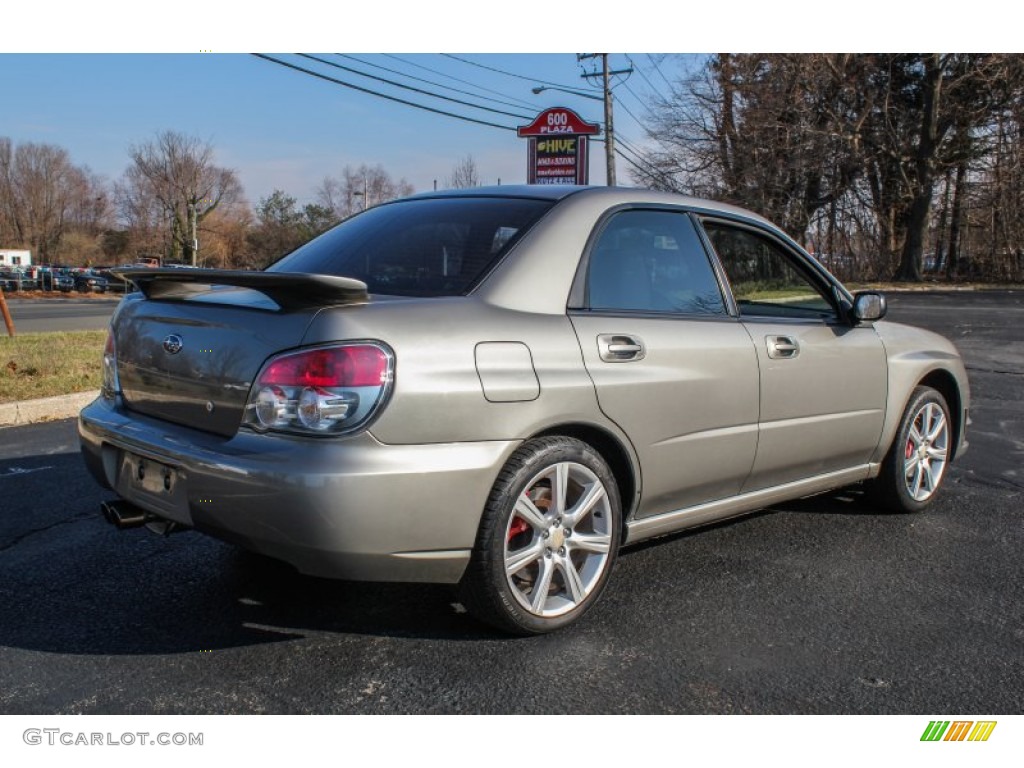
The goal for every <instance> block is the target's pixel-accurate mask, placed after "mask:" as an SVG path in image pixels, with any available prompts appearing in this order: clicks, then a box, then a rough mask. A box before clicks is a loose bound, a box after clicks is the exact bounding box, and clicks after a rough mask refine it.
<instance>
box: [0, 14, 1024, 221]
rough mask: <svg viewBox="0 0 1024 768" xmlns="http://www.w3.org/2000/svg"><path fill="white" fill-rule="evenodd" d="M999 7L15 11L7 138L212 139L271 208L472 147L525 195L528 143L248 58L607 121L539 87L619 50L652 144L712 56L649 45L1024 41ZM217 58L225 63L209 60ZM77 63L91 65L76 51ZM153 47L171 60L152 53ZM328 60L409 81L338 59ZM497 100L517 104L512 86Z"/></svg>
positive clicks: (75, 144) (7, 65) (479, 160)
mask: <svg viewBox="0 0 1024 768" xmlns="http://www.w3.org/2000/svg"><path fill="white" fill-rule="evenodd" d="M988 4H992V5H994V0H979V1H978V2H976V3H974V4H973V5H972V6H971V7H972V12H971V13H969V14H965V13H963V11H962V7H961V4H959V3H953V2H952V0H933V3H932V4H931V6H930V7H929V13H928V14H927V15H925V16H922V15H921V13H920V11H919V9H918V8H917V7H916V6H914V5H913V4H904V5H903V6H901V5H898V4H893V3H892V2H891V0H860V2H858V4H857V5H856V7H855V8H854V7H852V6H835V5H833V6H828V7H823V6H821V5H820V4H819V3H808V2H805V0H778V2H775V3H770V4H765V3H763V2H755V0H733V2H731V3H729V4H728V5H727V6H722V5H721V4H701V5H692V4H691V5H687V6H679V5H671V4H666V3H663V2H653V1H652V0H640V1H639V2H638V1H637V0H633V2H631V3H628V4H623V3H613V4H607V5H603V4H601V3H596V4H590V5H588V6H586V8H585V9H584V8H582V7H581V6H574V5H567V4H564V3H562V4H553V3H547V4H544V3H528V4H524V3H519V4H512V3H505V4H499V3H481V2H480V0H431V1H430V2H423V1H422V0H389V2H387V3H369V2H361V3H341V2H338V0H332V2H324V1H323V0H289V2H288V3H287V4H280V3H264V2H261V0H250V2H249V3H248V4H246V5H245V6H238V5H237V4H233V3H211V2H209V0H177V2H175V3H174V4H173V5H170V6H167V5H164V6H159V5H153V4H140V3H139V2H138V0H91V2H89V3H83V2H81V0H77V1H74V2H72V1H70V0H48V1H47V2H35V3H8V4H7V7H5V9H4V27H5V29H6V30H8V34H7V35H5V36H4V41H3V43H0V136H8V137H10V138H11V139H13V140H14V141H15V142H18V143H20V142H24V141H35V142H47V143H52V144H57V145H59V146H62V147H64V148H65V149H67V150H68V151H69V152H70V154H71V157H72V159H73V160H74V162H76V163H78V164H84V165H88V166H89V167H91V168H92V169H93V170H94V171H96V172H98V173H100V174H102V175H104V176H106V177H107V178H109V179H111V180H114V179H116V178H117V177H119V176H120V175H121V174H122V173H123V171H124V169H125V167H126V166H127V164H128V149H129V147H130V145H132V144H133V143H139V142H142V141H146V140H147V139H149V138H151V137H152V136H154V135H155V134H156V133H157V132H158V131H162V130H174V131H179V132H182V133H187V134H191V135H194V136H197V137H199V138H201V139H204V140H208V141H210V142H211V143H212V144H213V145H214V146H215V148H216V157H217V161H218V162H219V164H221V165H224V166H227V167H229V168H233V169H235V170H236V171H237V172H238V174H239V177H240V178H241V181H242V184H243V186H244V188H245V191H246V195H247V197H248V199H249V200H250V202H252V203H255V202H256V201H257V200H259V198H261V197H263V196H265V195H267V194H269V193H270V192H271V191H272V190H273V189H275V188H280V189H284V190H285V191H286V192H288V193H289V194H292V195H293V196H295V197H296V198H298V199H299V201H300V203H305V202H309V201H312V199H313V195H314V190H315V187H316V186H317V185H318V184H319V182H320V180H321V179H322V178H323V177H324V175H327V174H331V175H337V174H338V173H339V172H340V171H341V169H342V168H343V167H344V166H345V165H346V164H349V165H359V164H361V163H367V164H370V165H376V164H378V163H379V164H381V165H383V166H384V167H385V168H386V169H387V170H388V171H389V172H390V173H391V174H392V175H393V176H395V177H404V178H406V179H407V180H408V181H409V182H410V183H412V184H413V186H414V187H415V188H416V189H418V190H426V189H430V188H431V186H432V184H433V181H434V179H437V180H438V183H439V184H442V183H443V180H444V177H445V176H447V175H450V173H451V171H452V168H453V166H454V164H455V163H456V162H457V161H458V160H459V159H461V158H463V157H464V156H465V155H467V154H470V155H472V156H473V157H474V159H475V161H476V164H477V167H478V170H479V172H480V176H481V180H482V181H483V182H485V183H496V182H497V180H498V179H499V178H500V179H501V181H502V183H504V184H510V183H519V182H522V181H524V179H525V173H526V146H525V140H523V139H519V138H517V137H516V136H515V134H514V133H512V132H510V131H503V130H499V129H495V128H489V127H484V126H478V125H472V124H468V123H463V122H460V121H457V120H453V119H451V118H447V117H442V116H440V115H432V114H429V113H426V112H423V111H419V110H416V109H413V108H411V107H407V106H402V105H399V104H394V103H390V102H387V101H385V100H383V99H381V98H379V97H376V96H371V95H368V94H363V93H357V92H355V91H352V90H349V89H346V88H343V87H340V86H338V85H333V84H330V83H326V82H322V81H319V80H316V79H314V78H312V77H310V76H308V75H303V74H300V73H297V72H293V71H289V70H287V69H285V68H284V67H280V66H278V65H276V64H272V63H268V62H266V61H262V60H260V59H257V58H255V57H253V56H250V55H247V54H246V53H245V52H246V51H289V50H290V51H348V52H356V53H355V55H358V56H359V57H360V58H361V59H364V60H365V61H368V62H371V63H373V64H377V65H379V66H386V67H389V68H391V69H397V70H401V71H402V72H405V73H407V74H409V75H415V76H417V77H422V78H426V79H429V80H433V81H435V82H438V83H443V84H446V85H449V86H452V87H456V88H463V89H466V90H473V89H474V88H473V87H471V86H470V85H469V83H471V84H472V85H473V86H478V87H481V88H486V89H491V90H492V91H497V92H498V93H500V94H502V95H501V96H500V98H502V99H504V100H507V101H509V102H512V103H513V104H515V106H514V107H508V106H501V105H496V104H494V103H490V106H492V107H495V108H500V109H508V111H512V112H517V113H518V112H522V113H523V114H535V113H536V112H539V111H540V110H541V109H543V108H545V107H550V106H556V105H560V106H567V107H570V108H574V109H576V111H577V112H579V113H580V115H581V116H582V117H583V118H584V119H586V120H589V121H592V122H600V121H601V120H602V119H603V115H602V111H601V104H600V102H598V101H594V100H590V99H584V98H577V97H573V96H568V95H565V94H563V93H558V92H551V91H549V92H546V93H543V94H541V95H539V96H535V95H534V94H532V93H531V87H532V86H533V85H535V84H540V83H541V82H542V81H550V82H554V83H559V84H563V85H567V86H572V87H578V88H581V89H584V90H586V89H587V87H588V86H587V84H586V83H585V82H584V81H583V80H581V79H580V77H579V75H580V72H581V68H580V65H579V64H578V63H577V61H576V57H575V54H574V53H573V51H582V50H599V51H600V50H612V51H621V50H631V51H640V52H641V53H633V54H630V56H629V59H627V57H626V55H624V54H615V55H614V56H613V58H612V64H613V66H614V67H616V68H619V67H626V66H629V65H630V60H631V61H632V63H633V64H634V65H635V66H636V67H637V69H638V71H637V72H636V73H635V74H633V75H632V76H631V77H630V78H629V79H628V81H627V82H626V83H625V84H622V85H619V86H618V87H617V88H616V91H615V93H616V97H617V98H618V99H619V103H620V106H619V107H618V108H617V110H616V113H615V121H616V129H617V132H618V133H619V134H620V136H622V137H624V138H626V139H627V140H628V141H629V142H630V143H631V144H632V145H633V146H635V147H640V146H642V145H643V143H644V141H645V136H644V132H643V129H642V127H641V126H640V125H638V124H637V122H636V121H635V120H634V119H633V118H632V117H631V116H630V115H629V112H633V114H635V115H636V116H637V117H640V118H643V116H644V103H645V102H646V101H648V100H649V98H650V95H651V93H652V91H653V90H657V91H658V92H660V93H662V94H665V93H667V92H668V84H667V82H666V80H665V79H663V77H662V76H664V77H665V78H667V80H674V79H675V77H676V76H678V74H679V73H680V72H681V71H682V70H683V69H685V68H688V67H692V66H693V65H694V62H696V61H698V60H699V59H698V57H697V56H696V55H694V54H688V55H683V54H678V53H677V54H667V55H662V54H654V56H653V60H652V58H650V57H648V55H647V54H646V53H645V52H653V51H676V52H680V51H690V52H694V51H707V50H765V49H767V50H789V51H814V50H911V49H918V48H920V49H928V50H1014V49H1018V48H1019V47H1020V44H1019V33H1018V31H1017V27H1016V26H1015V25H1013V24H1003V25H992V24H991V23H990V21H989V20H990V18H991V14H989V13H987V12H986V10H985V9H986V6H987V5H988ZM55 18H57V19H59V23H54V19H55ZM881 19H884V23H881V21H880V20H881ZM949 19H955V23H949V22H948V21H947V20H949ZM206 50H212V51H214V52H213V53H200V51H206ZM467 50H468V51H473V53H467V54H458V55H460V56H462V57H463V58H465V59H468V60H471V61H473V62H475V63H476V64H477V65H484V66H487V67H493V68H495V69H499V70H504V71H506V72H510V73H514V74H515V75H518V77H512V76H509V75H507V74H500V73H497V72H492V71H488V70H486V69H484V68H482V67H481V66H474V65H472V64H467V63H465V62H461V61H456V60H455V59H452V58H448V57H446V56H443V55H441V54H438V53H430V52H428V51H455V52H457V51H467ZM3 51H11V52H10V53H4V52H3ZM68 51H70V52H76V53H75V54H66V53H61V52H68ZM145 51H151V52H153V53H140V52H145ZM380 51H389V52H402V51H405V52H406V53H402V54H400V55H401V56H402V58H403V59H405V61H402V62H400V61H397V60H395V59H392V58H389V57H388V56H386V55H382V54H380V53H379V52H380ZM512 51H519V52H521V53H509V52H512ZM551 51H567V52H565V53H551ZM113 52H119V53H113ZM499 52H500V53H499ZM282 57H283V58H287V59H288V60H289V61H291V62H293V63H298V64H301V65H303V66H308V67H309V68H316V69H318V70H320V71H323V72H327V73H330V74H332V75H334V76H336V77H338V79H343V80H348V81H350V82H353V83H358V84H361V85H365V86H366V87H369V88H373V89H374V90H381V91H386V92H387V93H390V94H393V95H396V96H400V97H403V98H407V99H409V100H411V101H416V102H419V103H424V104H430V105H432V106H435V107H438V108H441V109H447V110H449V111H454V112H458V113H460V114H473V115H477V116H479V117H481V118H483V119H493V120H494V121H496V122H502V123H504V124H507V125H513V126H514V125H516V124H521V123H525V122H527V121H526V120H523V121H520V120H517V119H516V118H511V117H507V116H498V115H493V114H488V113H485V112H478V111H476V110H472V109H469V108H468V107H465V106H462V105H456V104H450V103H449V104H445V103H443V102H440V101H437V100H434V99H429V98H427V97H425V96H423V95H421V94H414V93H411V92H408V91H402V90H399V89H396V88H394V87H392V86H386V85H384V84H383V83H374V82H373V81H370V80H367V79H365V78H361V77H358V76H356V75H353V74H351V73H346V72H342V71H339V70H333V71H332V70H331V68H330V67H326V66H324V65H321V64H315V63H312V62H309V61H305V60H302V59H299V58H297V57H295V55H294V54H283V55H282ZM324 57H325V58H327V59H331V60H333V61H335V62H336V63H341V64H344V65H346V66H349V65H351V66H353V67H355V68H358V69H362V70H364V71H368V72H374V73H376V74H379V75H380V76H383V77H393V75H392V74H390V73H387V72H384V71H383V70H380V69H374V68H373V67H371V66H368V65H366V64H360V63H356V62H353V61H351V60H344V59H340V58H336V57H335V55H334V54H331V53H328V54H324ZM655 62H657V67H656V66H655ZM417 65H419V66H420V67H428V68H430V69H431V70H435V72H429V71H426V70H424V69H421V68H419V67H418V66H417ZM449 76H450V77H456V78H459V79H460V80H463V81H468V83H466V82H461V83H460V82H456V81H455V80H451V79H448V77H449ZM397 79H401V80H403V81H404V82H406V83H408V84H411V85H417V86H420V87H424V88H427V89H430V90H433V91H441V89H439V88H438V87H436V86H432V85H428V84H425V83H417V82H414V81H411V80H409V79H408V78H405V77H403V78H397ZM443 92H444V93H447V94H448V95H450V96H452V97H456V98H466V99H467V100H473V99H472V97H468V96H465V95H464V94H457V93H453V92H451V91H443ZM482 95H487V96H491V97H495V98H499V96H498V95H497V94H496V93H493V92H486V93H484V94H482ZM594 150H595V151H592V152H591V175H590V180H591V183H604V163H603V152H602V145H595V146H594ZM628 170H629V168H628V166H627V165H626V164H625V163H624V162H623V161H622V160H619V161H618V173H619V180H620V183H629V181H630V180H629V176H628Z"/></svg>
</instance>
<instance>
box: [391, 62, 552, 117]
mask: <svg viewBox="0 0 1024 768" xmlns="http://www.w3.org/2000/svg"><path fill="white" fill-rule="evenodd" d="M382 55H383V56H387V57H388V58H389V59H394V60H395V61H400V62H402V63H403V64H408V65H409V66H411V67H418V68H419V69H423V70H426V71H427V72H430V73H432V74H435V75H440V76H441V77H447V78H448V79H449V80H454V81H455V82H457V83H462V84H464V85H470V86H472V87H474V88H476V89H477V90H478V91H486V92H487V93H496V94H498V95H499V96H505V97H506V98H510V99H512V100H513V101H517V102H519V104H521V105H523V106H526V107H532V106H533V105H532V104H530V103H529V102H528V101H524V100H523V99H517V98H515V97H514V96H507V94H504V93H502V92H501V91H496V90H494V89H493V88H487V87H485V86H483V85H477V84H476V83H474V82H471V81H469V80H463V79H462V78H461V77H455V75H449V74H448V73H447V72H442V71H440V70H438V69H431V68H430V67H428V66H426V65H425V64H420V63H419V62H416V61H410V60H408V59H403V58H402V57H401V56H395V55H394V54H393V53H385V54H382Z"/></svg>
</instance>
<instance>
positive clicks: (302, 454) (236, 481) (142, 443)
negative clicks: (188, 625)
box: [78, 397, 518, 583]
mask: <svg viewBox="0 0 1024 768" xmlns="http://www.w3.org/2000/svg"><path fill="white" fill-rule="evenodd" d="M78 432H79V437H80V440H81V445H82V454H83V457H84V459H85V463H86V465H87V466H88V468H89V470H90V472H91V473H92V474H93V476H94V477H95V478H96V479H97V480H98V481H99V482H100V483H101V484H103V485H105V486H106V487H108V488H111V489H112V490H114V491H115V492H117V493H118V494H119V495H120V496H122V497H123V498H125V499H128V500H129V501H131V502H133V503H134V504H136V505H138V506H139V507H141V508H143V509H145V510H147V511H149V512H152V513H153V514H156V515H158V516H160V517H163V518H166V519H170V520H175V521H177V522H179V523H182V524H185V525H188V526H192V527H194V528H195V529H196V530H199V531H202V532H204V533H208V534H210V535H212V536H215V537H217V538H220V539H224V540H226V541H230V542H232V543H236V544H239V545H241V546H243V547H245V548H248V549H251V550H254V551H256V552H261V553H263V554H266V555H269V556H271V557H276V558H279V559H281V560H285V561H287V562H289V563H291V564H292V565H294V566H295V567H296V568H297V569H298V570H299V571H301V572H303V573H307V574H310V575H315V576H326V577H331V578H347V579H357V580H367V581H427V582H442V583H445V582H446V583H454V582H457V581H458V580H459V579H460V578H461V576H462V573H463V571H464V570H465V567H466V565H467V564H468V562H469V557H470V553H471V550H472V547H473V544H474V541H475V539H476V532H477V528H478V526H479V523H480V515H481V513H482V511H483V507H484V504H485V502H486V500H487V496H488V494H489V492H490V489H491V486H492V485H493V484H494V480H495V478H496V477H497V475H498V472H499V471H500V469H501V467H502V465H503V464H504V463H505V461H506V460H507V459H508V457H509V456H510V455H511V453H512V451H514V450H515V448H516V446H517V445H518V443H517V442H515V441H493V442H490V441H489V442H473V443H444V444H430V445H385V444H383V443H380V442H378V441H377V440H376V439H374V438H373V436H372V435H370V434H368V433H363V434H361V435H356V436H353V437H349V438H340V439H303V438H294V437H284V436H277V435H259V434H255V433H250V432H245V431H242V432H239V434H237V435H235V436H233V437H230V438H225V437H220V436H217V435H213V434H209V433H205V432H200V431H198V430H194V429H190V428H187V427H182V426H177V425H174V424H169V423H167V422H163V421H159V420H156V419H151V418H147V417H145V416H139V415H138V414H135V413H131V412H128V411H126V410H124V409H123V408H122V407H121V406H120V404H119V403H118V402H117V401H115V402H110V401H107V400H104V399H103V398H102V397H101V398H98V399H97V400H95V401H94V402H93V403H91V404H90V405H88V406H87V407H86V408H85V409H83V410H82V412H81V414H80V416H79V420H78ZM139 457H141V458H142V459H143V460H144V461H145V462H147V463H149V466H150V467H151V471H152V470H153V469H155V470H156V471H160V472H165V473H169V474H170V475H171V476H172V477H173V483H172V484H171V488H170V490H169V491H167V492H163V491H162V490H161V489H156V490H154V489H153V488H152V487H151V486H152V483H150V487H140V484H139V483H136V482H134V481H133V480H132V469H133V468H137V464H138V458H139Z"/></svg>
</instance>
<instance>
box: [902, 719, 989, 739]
mask: <svg viewBox="0 0 1024 768" xmlns="http://www.w3.org/2000/svg"><path fill="white" fill-rule="evenodd" d="M995 729H996V721H995V720H978V721H977V722H975V721H974V720H954V721H952V722H950V721H949V720H932V721H931V722H930V723H928V727H927V728H925V729H924V733H923V734H921V741H988V737H989V736H991V735H992V731H994V730H995Z"/></svg>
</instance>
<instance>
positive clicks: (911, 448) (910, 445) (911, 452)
mask: <svg viewBox="0 0 1024 768" xmlns="http://www.w3.org/2000/svg"><path fill="white" fill-rule="evenodd" d="M913 455H914V441H913V440H907V458H908V459H909V458H910V457H911V456H913Z"/></svg>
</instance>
